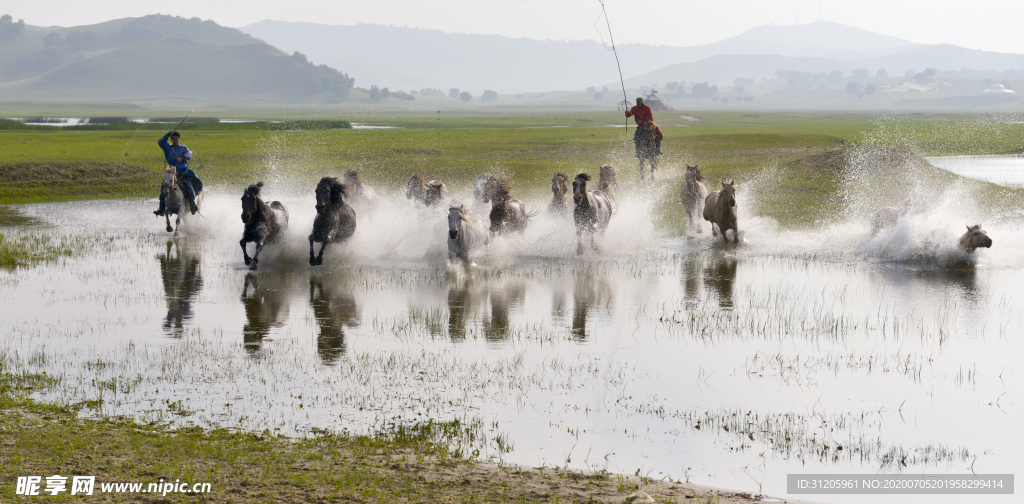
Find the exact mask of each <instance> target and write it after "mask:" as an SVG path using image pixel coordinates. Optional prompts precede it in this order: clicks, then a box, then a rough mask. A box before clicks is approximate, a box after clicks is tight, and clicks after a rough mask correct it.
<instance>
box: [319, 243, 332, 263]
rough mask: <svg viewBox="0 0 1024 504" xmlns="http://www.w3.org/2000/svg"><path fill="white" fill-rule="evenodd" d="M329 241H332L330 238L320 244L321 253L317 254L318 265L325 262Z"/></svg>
mask: <svg viewBox="0 0 1024 504" xmlns="http://www.w3.org/2000/svg"><path fill="white" fill-rule="evenodd" d="M328 243H330V240H324V241H323V243H321V244H320V253H319V254H317V256H316V265H317V266H319V265H321V264H323V263H324V250H325V249H326V248H327V244H328Z"/></svg>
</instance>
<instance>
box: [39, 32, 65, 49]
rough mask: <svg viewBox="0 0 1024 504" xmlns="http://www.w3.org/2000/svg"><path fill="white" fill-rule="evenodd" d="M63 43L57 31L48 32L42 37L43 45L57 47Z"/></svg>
mask: <svg viewBox="0 0 1024 504" xmlns="http://www.w3.org/2000/svg"><path fill="white" fill-rule="evenodd" d="M62 43H64V41H63V40H61V38H60V34H59V33H57V32H50V33H48V34H46V36H45V37H43V47H57V46H59V45H61V44H62Z"/></svg>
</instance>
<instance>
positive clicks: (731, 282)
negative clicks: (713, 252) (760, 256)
mask: <svg viewBox="0 0 1024 504" xmlns="http://www.w3.org/2000/svg"><path fill="white" fill-rule="evenodd" d="M736 267H737V263H736V259H734V258H732V257H723V258H716V259H715V263H714V264H712V265H710V266H707V267H705V268H704V286H705V287H706V288H708V289H711V290H714V291H715V293H716V294H718V306H720V307H722V308H732V306H733V302H732V291H733V288H734V287H735V285H736Z"/></svg>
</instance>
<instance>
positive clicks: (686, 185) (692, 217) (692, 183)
mask: <svg viewBox="0 0 1024 504" xmlns="http://www.w3.org/2000/svg"><path fill="white" fill-rule="evenodd" d="M707 196H708V190H707V188H706V187H704V176H703V175H702V174H701V173H700V168H697V167H696V166H690V165H686V180H685V181H684V182H683V184H682V186H680V187H679V199H681V200H682V201H683V206H685V207H686V216H687V219H688V223H689V225H690V229H696V230H697V232H698V233H702V232H704V230H703V229H701V226H700V221H699V220H697V219H698V217H697V216H698V215H702V213H703V212H704V198H706V197H707Z"/></svg>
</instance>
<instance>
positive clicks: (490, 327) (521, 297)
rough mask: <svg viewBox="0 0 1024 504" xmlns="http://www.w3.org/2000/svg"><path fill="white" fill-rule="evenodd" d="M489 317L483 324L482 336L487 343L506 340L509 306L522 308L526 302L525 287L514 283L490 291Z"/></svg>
mask: <svg viewBox="0 0 1024 504" xmlns="http://www.w3.org/2000/svg"><path fill="white" fill-rule="evenodd" d="M490 299H491V317H490V319H488V320H487V321H485V322H484V334H485V335H486V337H487V340H488V341H492V342H496V341H502V340H505V339H508V336H509V333H508V329H509V316H508V314H509V306H522V305H523V302H524V301H525V300H526V285H524V284H522V283H519V282H516V283H512V284H509V285H506V286H504V288H501V289H498V288H495V289H492V290H491V292H490Z"/></svg>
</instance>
